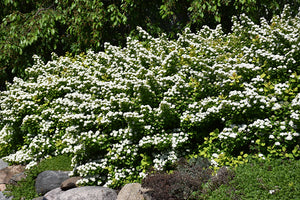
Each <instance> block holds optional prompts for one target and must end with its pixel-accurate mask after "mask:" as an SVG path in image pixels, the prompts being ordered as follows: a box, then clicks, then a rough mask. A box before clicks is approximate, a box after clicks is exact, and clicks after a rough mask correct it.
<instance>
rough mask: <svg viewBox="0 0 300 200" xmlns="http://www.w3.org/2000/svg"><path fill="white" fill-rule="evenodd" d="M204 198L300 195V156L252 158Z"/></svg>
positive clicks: (263, 197) (291, 196) (299, 197)
mask: <svg viewBox="0 0 300 200" xmlns="http://www.w3.org/2000/svg"><path fill="white" fill-rule="evenodd" d="M233 171H234V174H235V177H234V179H233V180H232V181H231V182H230V183H229V184H227V185H222V186H220V187H219V188H218V189H217V190H214V191H211V192H210V193H209V194H208V196H206V198H205V199H247V200H248V199H264V200H265V199H280V200H284V199H287V200H290V199H300V160H282V159H273V160H253V161H251V162H250V163H248V164H245V165H241V166H239V167H237V168H235V169H234V170H233Z"/></svg>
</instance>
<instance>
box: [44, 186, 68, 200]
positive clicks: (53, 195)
mask: <svg viewBox="0 0 300 200" xmlns="http://www.w3.org/2000/svg"><path fill="white" fill-rule="evenodd" d="M62 193H64V191H62V190H61V188H55V189H54V190H51V191H49V192H47V193H46V194H45V195H44V198H43V200H58V197H59V195H61V194H62Z"/></svg>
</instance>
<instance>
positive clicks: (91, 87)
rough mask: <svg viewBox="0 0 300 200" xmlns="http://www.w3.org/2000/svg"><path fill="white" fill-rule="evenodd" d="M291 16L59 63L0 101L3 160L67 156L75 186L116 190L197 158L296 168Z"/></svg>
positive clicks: (295, 49)
mask: <svg viewBox="0 0 300 200" xmlns="http://www.w3.org/2000/svg"><path fill="white" fill-rule="evenodd" d="M299 17H300V16H299V13H298V15H296V16H295V17H290V15H289V10H288V8H286V9H285V10H284V11H283V13H282V15H281V16H275V17H274V18H273V19H272V20H271V22H270V23H268V22H267V21H266V20H264V19H262V20H261V24H260V25H256V24H254V23H253V22H252V21H251V20H249V18H247V17H246V16H245V15H241V16H240V19H239V20H238V19H237V18H233V23H234V26H233V28H232V30H233V32H232V33H230V34H224V33H223V32H222V29H221V27H220V26H217V28H216V29H210V28H208V27H204V28H203V29H202V30H200V31H199V32H198V33H197V34H193V33H191V32H190V30H189V29H186V30H185V31H184V33H183V34H182V35H178V40H176V41H173V40H169V39H168V38H166V36H165V35H162V36H161V37H159V38H154V37H152V36H150V35H149V34H148V33H146V32H145V31H144V30H142V29H140V28H139V29H138V30H139V32H140V40H136V39H132V38H128V41H127V46H126V47H125V48H118V47H114V46H111V45H109V44H106V45H105V46H106V48H105V52H99V53H94V52H92V51H89V52H87V54H81V55H77V56H74V57H73V56H71V55H66V56H65V57H57V56H56V55H55V54H53V61H51V62H48V63H46V64H45V63H43V62H42V61H41V59H39V58H38V57H37V56H35V57H34V59H35V65H33V66H32V67H31V68H28V69H27V71H26V72H27V74H28V77H29V78H28V80H26V81H24V80H22V79H20V78H15V79H14V83H13V84H9V85H8V90H7V91H3V92H1V93H0V106H1V109H0V120H1V123H0V145H1V149H0V155H1V156H3V155H5V156H6V157H5V159H6V160H8V161H10V162H20V163H29V165H28V167H30V166H33V165H34V164H36V162H38V161H39V160H40V159H42V158H45V157H47V156H57V155H61V154H69V155H70V156H72V167H73V168H74V173H75V174H78V175H80V176H83V177H85V179H83V181H82V184H87V185H88V184H90V185H94V184H98V185H105V186H111V187H118V186H121V185H123V184H125V183H128V182H132V181H138V180H141V179H142V178H143V177H144V176H145V175H146V174H145V173H146V171H147V169H148V168H149V167H150V166H154V168H155V169H156V170H162V169H166V168H168V166H170V165H172V163H174V162H175V161H176V160H177V158H179V157H184V156H191V155H195V154H196V155H197V154H199V155H201V156H204V157H206V158H208V159H209V160H211V162H212V163H213V164H214V165H215V166H222V165H235V164H238V163H240V162H242V161H243V160H244V158H247V156H248V155H249V154H252V155H253V154H254V155H256V156H257V157H261V158H262V159H264V158H267V157H289V158H299V154H300V153H299V125H300V119H299V108H300V93H299V91H298V88H299V79H300V71H299V69H300V68H299V61H300V59H299V52H300V51H299V48H300V45H299V32H300V30H299V29H300V26H299V24H300V23H299Z"/></svg>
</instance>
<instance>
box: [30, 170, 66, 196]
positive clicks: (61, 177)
mask: <svg viewBox="0 0 300 200" xmlns="http://www.w3.org/2000/svg"><path fill="white" fill-rule="evenodd" d="M68 174H69V172H68V171H50V170H48V171H44V172H42V173H40V174H39V175H38V177H37V178H36V180H35V190H36V192H37V193H38V194H42V195H44V194H46V193H47V192H49V191H51V190H53V189H55V188H58V187H60V185H61V183H62V182H63V181H65V180H66V179H68V178H69V175H68Z"/></svg>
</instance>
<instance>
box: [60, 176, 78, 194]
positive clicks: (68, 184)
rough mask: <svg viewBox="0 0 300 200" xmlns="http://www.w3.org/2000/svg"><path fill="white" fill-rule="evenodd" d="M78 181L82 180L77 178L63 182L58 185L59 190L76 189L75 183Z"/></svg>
mask: <svg viewBox="0 0 300 200" xmlns="http://www.w3.org/2000/svg"><path fill="white" fill-rule="evenodd" d="M80 179H82V178H81V177H79V176H75V177H71V178H69V179H67V180H65V181H64V182H62V184H61V185H60V188H61V189H62V190H63V191H66V190H69V189H72V188H76V187H77V185H76V182H77V181H78V180H80Z"/></svg>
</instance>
